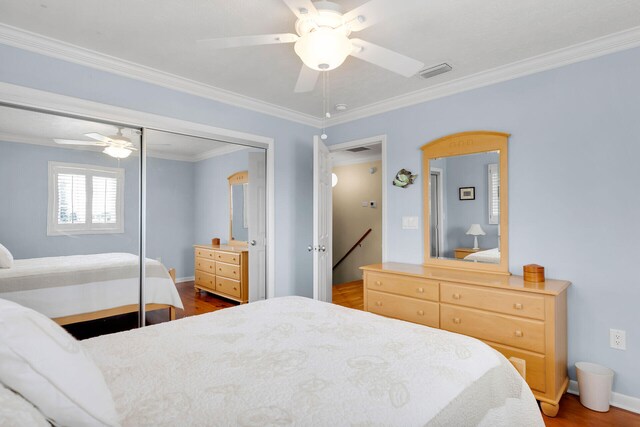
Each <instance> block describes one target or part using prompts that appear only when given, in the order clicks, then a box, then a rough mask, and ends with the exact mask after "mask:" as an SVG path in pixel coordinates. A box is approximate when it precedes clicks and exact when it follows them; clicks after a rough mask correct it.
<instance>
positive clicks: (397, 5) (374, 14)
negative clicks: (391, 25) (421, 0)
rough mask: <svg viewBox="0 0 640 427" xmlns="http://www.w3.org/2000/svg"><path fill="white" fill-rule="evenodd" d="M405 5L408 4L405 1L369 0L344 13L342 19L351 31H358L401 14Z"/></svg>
mask: <svg viewBox="0 0 640 427" xmlns="http://www.w3.org/2000/svg"><path fill="white" fill-rule="evenodd" d="M406 3H408V2H407V1H406V0H403V1H396V0H370V1H368V2H367V3H365V4H363V5H362V6H359V7H356V8H355V9H353V10H351V11H349V12H347V13H345V14H344V16H343V17H342V18H343V20H344V23H345V24H348V25H349V28H350V29H351V31H360V30H364V29H365V28H367V27H369V26H371V25H373V24H376V23H378V22H380V21H382V20H383V19H388V18H389V17H390V16H392V15H395V14H397V13H399V12H402V10H403V6H407V4H406Z"/></svg>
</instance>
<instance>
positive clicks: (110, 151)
mask: <svg viewBox="0 0 640 427" xmlns="http://www.w3.org/2000/svg"><path fill="white" fill-rule="evenodd" d="M102 152H103V153H104V154H107V155H109V156H111V157H115V158H116V159H126V158H127V157H129V155H130V154H131V150H129V149H128V148H125V147H117V146H115V145H110V146H108V147H105V148H104V150H103V151H102Z"/></svg>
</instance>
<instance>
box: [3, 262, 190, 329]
mask: <svg viewBox="0 0 640 427" xmlns="http://www.w3.org/2000/svg"><path fill="white" fill-rule="evenodd" d="M146 268H147V273H148V274H147V278H146V288H145V290H146V291H145V301H146V302H147V303H156V304H169V305H173V306H174V307H178V308H183V306H182V301H181V300H180V296H179V294H178V291H177V289H176V287H175V285H174V283H173V281H172V280H171V277H170V276H169V273H168V272H167V270H166V268H165V267H164V266H163V265H162V264H161V263H160V262H158V261H155V260H151V259H147V261H146ZM138 292H139V285H138V256H136V255H133V254H129V253H104V254H93V255H72V256H61V257H46V258H31V259H19V260H15V261H14V265H13V267H12V268H8V269H0V297H1V298H4V299H8V300H11V301H14V302H17V303H18V304H22V305H24V306H26V307H29V308H32V309H34V310H36V311H38V312H40V313H42V314H44V315H46V316H48V317H51V318H56V317H63V316H70V315H75V314H81V313H90V312H93V311H99V310H106V309H110V308H115V307H121V306H124V305H129V304H137V303H138Z"/></svg>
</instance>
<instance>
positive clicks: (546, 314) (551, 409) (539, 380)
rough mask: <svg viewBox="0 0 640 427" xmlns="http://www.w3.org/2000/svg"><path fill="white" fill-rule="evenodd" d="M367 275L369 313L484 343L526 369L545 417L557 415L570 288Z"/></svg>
mask: <svg viewBox="0 0 640 427" xmlns="http://www.w3.org/2000/svg"><path fill="white" fill-rule="evenodd" d="M362 270H364V307H365V310H366V311H370V312H372V313H377V314H381V315H383V316H388V317H394V318H397V319H402V320H407V321H410V322H415V323H420V324H423V325H427V326H431V327H434V328H440V329H446V330H448V331H452V332H457V333H460V334H464V335H469V336H472V337H475V338H478V339H480V340H482V341H484V342H485V343H487V344H488V345H490V346H491V347H493V348H494V349H496V350H498V351H499V352H500V353H502V354H503V355H504V356H505V357H506V358H507V359H509V360H511V362H512V363H513V364H514V365H516V366H520V367H521V368H522V369H519V370H521V371H524V376H525V378H526V381H527V383H528V384H529V386H530V387H531V390H532V391H533V393H534V395H535V396H536V399H538V400H539V401H540V402H541V408H542V411H543V412H544V413H545V414H547V415H549V416H555V415H556V414H557V412H558V408H559V407H558V402H559V401H560V398H561V397H562V394H563V393H564V392H565V390H566V389H567V386H568V382H569V378H568V377H567V292H566V291H567V288H568V286H569V285H570V282H567V281H562V280H547V281H546V282H543V283H540V284H535V283H528V282H524V280H523V278H522V277H520V276H508V275H501V274H494V273H483V272H471V271H463V270H454V269H444V268H437V267H426V266H422V265H413V264H400V263H384V264H375V265H368V266H365V267H362Z"/></svg>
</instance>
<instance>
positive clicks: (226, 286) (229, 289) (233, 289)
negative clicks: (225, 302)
mask: <svg viewBox="0 0 640 427" xmlns="http://www.w3.org/2000/svg"><path fill="white" fill-rule="evenodd" d="M216 291H217V292H222V293H223V294H227V295H231V296H234V297H236V298H240V282H238V281H237V280H231V279H226V278H224V277H220V276H216Z"/></svg>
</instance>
